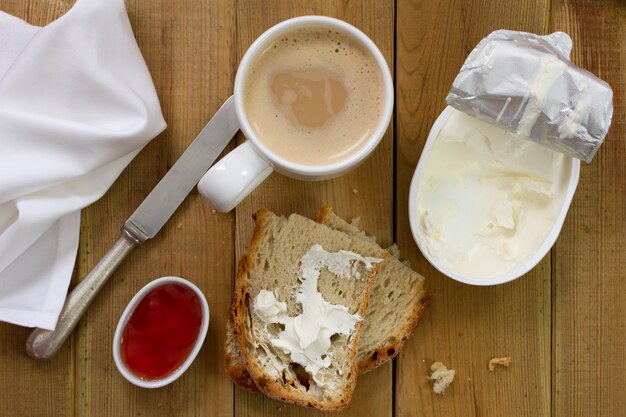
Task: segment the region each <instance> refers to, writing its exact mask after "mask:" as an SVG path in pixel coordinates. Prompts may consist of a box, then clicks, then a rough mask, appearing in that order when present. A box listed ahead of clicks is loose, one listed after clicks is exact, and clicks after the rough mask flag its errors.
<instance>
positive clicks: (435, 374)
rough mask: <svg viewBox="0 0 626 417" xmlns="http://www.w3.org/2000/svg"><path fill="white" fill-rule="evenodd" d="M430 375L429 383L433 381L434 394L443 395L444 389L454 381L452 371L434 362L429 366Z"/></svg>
mask: <svg viewBox="0 0 626 417" xmlns="http://www.w3.org/2000/svg"><path fill="white" fill-rule="evenodd" d="M430 370H431V371H432V374H430V377H429V378H428V379H430V380H431V381H435V383H434V384H433V391H434V392H435V394H439V395H443V393H444V392H445V390H446V388H448V386H449V385H450V384H451V383H452V381H453V380H454V374H455V372H454V369H448V368H447V367H446V365H444V364H443V363H441V362H435V363H433V364H432V365H431V366H430Z"/></svg>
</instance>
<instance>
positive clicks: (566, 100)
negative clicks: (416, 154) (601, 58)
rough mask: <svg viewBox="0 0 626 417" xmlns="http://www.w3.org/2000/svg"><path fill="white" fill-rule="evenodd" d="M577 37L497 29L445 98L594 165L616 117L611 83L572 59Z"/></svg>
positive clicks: (476, 51)
mask: <svg viewBox="0 0 626 417" xmlns="http://www.w3.org/2000/svg"><path fill="white" fill-rule="evenodd" d="M571 49H572V40H571V39H570V37H569V36H568V35H567V34H566V33H563V32H555V33H553V34H551V35H547V36H538V35H535V34H532V33H525V32H516V31H510V30H497V31H495V32H493V33H491V34H490V35H489V36H487V37H486V38H484V39H483V40H482V41H480V43H479V44H478V45H477V46H476V48H474V50H473V51H472V52H471V53H470V54H469V56H468V57H467V60H466V61H465V63H464V64H463V66H462V67H461V70H460V72H459V74H458V75H457V77H456V79H455V80H454V83H453V84H452V88H451V89H450V92H449V93H448V96H447V97H446V102H447V103H448V104H449V105H451V106H453V107H455V108H456V109H458V110H461V111H463V112H465V113H467V114H469V115H472V116H474V117H476V118H479V119H482V120H485V121H487V122H490V123H493V124H496V125H499V126H501V127H503V128H505V129H507V130H509V131H511V132H513V133H514V134H516V135H517V136H519V137H523V138H528V139H530V140H532V141H534V142H537V143H539V144H541V145H544V146H547V147H549V148H551V149H553V150H555V151H557V152H561V153H564V154H567V155H570V156H572V157H574V158H578V159H581V160H583V161H586V162H591V160H592V158H593V156H594V155H595V153H596V152H597V151H598V148H600V145H602V142H603V140H604V137H605V136H606V133H607V131H608V129H609V126H610V124H611V117H612V115H613V91H612V90H611V87H610V86H609V85H608V84H607V83H606V82H604V81H602V80H601V79H599V78H598V77H596V76H595V75H593V74H592V73H590V72H588V71H586V70H584V69H582V68H579V67H577V66H576V65H574V64H572V63H571V62H570V60H569V54H570V51H571Z"/></svg>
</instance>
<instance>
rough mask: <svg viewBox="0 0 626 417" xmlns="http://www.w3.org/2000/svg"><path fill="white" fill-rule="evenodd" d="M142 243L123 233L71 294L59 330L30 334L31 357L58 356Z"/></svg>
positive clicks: (62, 312) (46, 357) (44, 358)
mask: <svg viewBox="0 0 626 417" xmlns="http://www.w3.org/2000/svg"><path fill="white" fill-rule="evenodd" d="M138 244H139V242H138V240H137V239H135V238H134V237H133V236H132V235H131V234H130V233H129V232H127V231H126V230H124V229H123V230H122V235H121V236H120V238H119V239H118V240H117V242H115V244H114V245H113V247H111V249H109V251H108V252H107V254H106V255H104V257H103V258H102V259H101V260H100V262H98V264H97V265H96V266H95V267H94V268H93V269H92V270H91V272H89V274H87V276H86V277H85V278H84V279H83V280H82V281H81V282H80V283H79V284H78V285H77V286H76V287H75V288H74V289H73V290H72V292H70V293H69V295H68V296H67V299H66V300H65V304H64V305H63V309H62V310H61V314H60V316H59V321H58V322H57V325H56V328H55V330H54V331H52V330H43V329H35V330H34V331H33V332H32V333H31V334H30V336H29V337H28V340H27V341H26V352H27V353H28V355H29V356H30V357H32V358H35V359H40V360H47V359H50V358H51V357H53V356H54V355H55V354H56V353H57V351H58V350H59V349H60V348H61V346H62V345H63V343H64V342H65V340H67V338H68V337H69V335H70V334H71V333H72V331H73V330H74V328H75V327H76V325H77V324H78V322H79V320H80V318H81V317H82V316H83V314H84V313H85V310H87V307H89V304H90V303H91V301H92V300H93V299H94V297H95V296H96V295H97V294H98V292H99V291H100V289H101V288H102V286H103V285H104V284H105V283H106V282H107V280H108V279H109V277H110V276H111V275H112V274H113V272H115V270H116V269H117V267H118V266H119V265H120V264H121V263H122V261H123V260H124V259H125V258H126V256H127V255H128V254H129V253H130V251H131V250H133V249H134V248H135V247H136V246H137V245H138Z"/></svg>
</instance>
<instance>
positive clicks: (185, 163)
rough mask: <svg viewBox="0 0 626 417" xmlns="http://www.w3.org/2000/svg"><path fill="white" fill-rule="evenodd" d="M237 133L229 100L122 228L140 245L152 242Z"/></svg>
mask: <svg viewBox="0 0 626 417" xmlns="http://www.w3.org/2000/svg"><path fill="white" fill-rule="evenodd" d="M238 129H239V122H238V121H237V116H236V113H235V105H234V99H233V97H232V96H231V97H230V98H229V99H228V100H226V102H225V103H224V105H222V107H221V108H220V109H219V110H218V111H217V113H216V114H215V116H214V117H213V118H212V119H211V121H209V123H207V125H206V126H205V127H204V128H203V129H202V131H201V132H200V133H199V134H198V136H197V137H196V139H195V140H194V141H193V142H192V143H191V145H189V147H188V148H187V150H186V151H185V152H184V153H183V154H182V155H181V157H180V158H178V160H177V161H176V163H175V164H174V165H173V166H172V168H171V169H170V170H169V171H168V172H167V174H165V176H164V177H163V179H162V180H161V181H160V182H159V183H158V184H157V185H156V187H154V189H153V190H152V192H150V194H148V196H147V197H146V199H145V200H144V201H143V202H142V203H141V205H140V206H139V207H138V208H137V210H135V212H134V213H133V214H132V215H131V216H130V218H129V219H128V220H126V223H125V224H124V229H125V230H126V231H128V232H129V233H130V234H131V235H132V236H134V237H135V238H136V239H137V240H138V241H139V242H140V243H141V242H143V241H145V240H146V239H151V238H153V237H154V236H155V235H156V234H157V233H158V232H159V230H161V228H162V227H163V225H164V224H165V222H167V220H168V219H169V218H170V217H171V216H172V214H174V211H176V209H177V208H178V206H179V205H180V204H181V203H182V201H183V200H184V199H185V197H187V194H189V192H190V191H191V190H192V189H193V187H195V186H196V184H197V183H198V181H200V178H202V176H203V175H204V174H205V173H206V172H207V171H208V169H209V167H210V166H211V165H212V164H213V162H214V161H215V160H216V159H217V157H218V155H219V154H220V153H221V152H222V151H223V150H224V148H225V147H226V144H228V142H229V141H230V139H231V138H232V137H233V136H234V135H235V133H236V132H237V130H238Z"/></svg>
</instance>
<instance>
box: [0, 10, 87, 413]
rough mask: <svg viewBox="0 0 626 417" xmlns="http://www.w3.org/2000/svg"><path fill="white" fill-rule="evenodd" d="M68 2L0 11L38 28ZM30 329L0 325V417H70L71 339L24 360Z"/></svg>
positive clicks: (54, 16) (72, 390)
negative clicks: (47, 356)
mask: <svg viewBox="0 0 626 417" xmlns="http://www.w3.org/2000/svg"><path fill="white" fill-rule="evenodd" d="M71 3H72V2H71V1H61V0H58V1H46V2H40V1H30V0H28V1H24V0H1V1H0V10H2V11H4V12H6V13H9V14H11V15H13V16H17V17H19V18H21V19H24V20H26V21H27V22H29V23H30V24H33V25H38V26H42V25H45V24H47V23H49V22H51V21H53V20H54V19H56V18H58V17H59V16H61V15H62V14H64V13H65V12H66V11H67V10H68V9H69V8H70V6H71ZM30 332H31V329H27V328H23V327H17V326H13V325H10V324H7V323H0V387H2V393H1V394H0V415H3V416H42V417H43V416H57V415H63V416H73V415H74V401H73V398H74V390H75V384H74V346H75V340H74V337H71V338H70V339H69V340H68V341H67V343H66V346H64V347H63V349H61V351H60V352H59V353H58V354H57V355H56V356H55V357H54V358H53V359H52V360H50V361H49V362H45V363H41V362H37V361H34V360H32V359H30V358H29V357H28V356H26V351H25V350H24V343H25V342H26V338H27V337H28V335H29V334H30Z"/></svg>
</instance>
